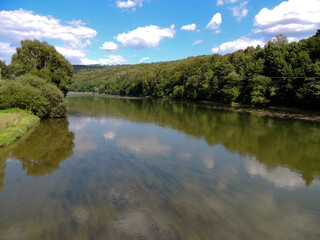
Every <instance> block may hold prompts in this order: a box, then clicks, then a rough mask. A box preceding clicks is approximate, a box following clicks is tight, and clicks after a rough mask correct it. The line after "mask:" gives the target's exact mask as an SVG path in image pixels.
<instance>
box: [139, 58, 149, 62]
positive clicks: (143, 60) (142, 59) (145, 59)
mask: <svg viewBox="0 0 320 240" xmlns="http://www.w3.org/2000/svg"><path fill="white" fill-rule="evenodd" d="M149 59H150V58H149V57H144V58H141V59H140V61H139V63H144V62H145V61H147V60H149Z"/></svg>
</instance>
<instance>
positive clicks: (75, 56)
mask: <svg viewBox="0 0 320 240" xmlns="http://www.w3.org/2000/svg"><path fill="white" fill-rule="evenodd" d="M55 48H56V50H57V51H58V52H59V53H61V54H62V55H63V56H64V57H65V58H66V59H68V60H69V61H70V62H72V63H73V64H79V63H81V60H80V59H81V58H84V57H85V56H86V54H85V53H84V52H82V51H80V50H75V49H70V48H64V47H59V46H55Z"/></svg>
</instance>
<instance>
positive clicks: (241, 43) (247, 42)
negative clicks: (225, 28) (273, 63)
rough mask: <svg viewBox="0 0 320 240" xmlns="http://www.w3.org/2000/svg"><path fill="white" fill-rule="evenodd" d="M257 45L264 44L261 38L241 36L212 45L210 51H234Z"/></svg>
mask: <svg viewBox="0 0 320 240" xmlns="http://www.w3.org/2000/svg"><path fill="white" fill-rule="evenodd" d="M258 45H260V46H264V45H265V42H264V41H263V39H250V38H246V37H243V38H239V39H237V40H235V41H232V42H225V43H223V44H221V45H220V46H219V47H214V48H212V52H213V53H221V54H225V53H230V52H234V51H236V50H239V49H245V48H247V47H249V46H253V47H256V46H258Z"/></svg>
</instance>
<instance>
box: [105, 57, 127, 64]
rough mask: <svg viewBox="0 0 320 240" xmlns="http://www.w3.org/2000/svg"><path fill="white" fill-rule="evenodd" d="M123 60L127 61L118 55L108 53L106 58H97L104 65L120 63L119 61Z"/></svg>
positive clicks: (122, 61) (123, 61)
mask: <svg viewBox="0 0 320 240" xmlns="http://www.w3.org/2000/svg"><path fill="white" fill-rule="evenodd" d="M125 62H127V60H125V59H124V58H123V57H122V56H120V55H109V56H108V58H100V59H99V63H101V64H104V65H110V64H111V65H113V64H121V63H125Z"/></svg>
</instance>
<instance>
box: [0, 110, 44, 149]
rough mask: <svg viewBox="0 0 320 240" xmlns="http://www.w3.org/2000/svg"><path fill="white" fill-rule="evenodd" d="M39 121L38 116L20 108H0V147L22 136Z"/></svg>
mask: <svg viewBox="0 0 320 240" xmlns="http://www.w3.org/2000/svg"><path fill="white" fill-rule="evenodd" d="M39 121H40V119H39V117H37V116H35V115H33V114H31V113H30V112H27V111H24V110H21V109H8V110H0V147H3V146H6V145H9V144H10V143H12V142H13V141H14V140H15V139H16V138H18V137H21V136H23V135H24V134H25V133H26V132H27V131H28V130H29V129H31V128H32V127H34V126H36V125H37V124H38V123H39Z"/></svg>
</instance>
